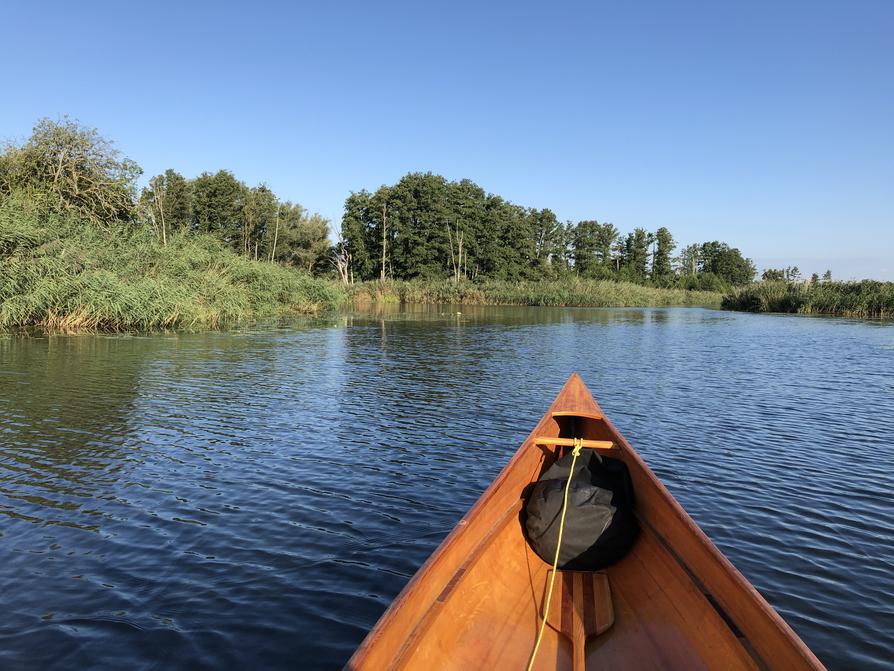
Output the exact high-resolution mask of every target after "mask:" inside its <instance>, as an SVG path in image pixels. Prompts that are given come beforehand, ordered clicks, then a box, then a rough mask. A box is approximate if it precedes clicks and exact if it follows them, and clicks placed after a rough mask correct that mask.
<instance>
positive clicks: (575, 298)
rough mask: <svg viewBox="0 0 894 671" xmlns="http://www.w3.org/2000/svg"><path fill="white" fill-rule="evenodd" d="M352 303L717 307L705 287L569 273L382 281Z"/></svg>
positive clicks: (368, 285) (358, 292) (359, 287)
mask: <svg viewBox="0 0 894 671" xmlns="http://www.w3.org/2000/svg"><path fill="white" fill-rule="evenodd" d="M351 293H352V296H353V298H354V302H355V304H359V305H362V304H364V303H462V304H466V305H544V306H556V307H565V306H568V307H571V306H574V307H660V306H670V305H707V306H719V305H720V299H721V294H719V293H715V292H711V291H687V290H685V289H659V288H655V287H644V286H641V285H638V284H632V283H630V282H613V281H609V280H583V279H578V278H570V279H565V280H554V281H546V280H543V281H536V282H499V281H485V282H481V283H472V282H458V283H455V282H452V281H450V280H411V281H399V280H387V281H385V282H381V281H377V282H364V283H361V284H356V285H354V286H353V287H351Z"/></svg>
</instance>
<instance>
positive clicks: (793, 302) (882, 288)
mask: <svg viewBox="0 0 894 671" xmlns="http://www.w3.org/2000/svg"><path fill="white" fill-rule="evenodd" d="M723 307H724V308H726V309H728V310H747V311H749V312H794V313H800V314H826V315H840V316H844V317H884V318H891V317H894V282H876V281H874V280H863V281H862V282H831V281H829V282H818V283H794V282H780V281H765V282H757V283H755V284H751V285H749V286H747V287H741V288H738V289H735V290H733V291H732V292H730V293H729V294H727V295H726V296H724V297H723Z"/></svg>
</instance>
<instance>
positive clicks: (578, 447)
mask: <svg viewBox="0 0 894 671" xmlns="http://www.w3.org/2000/svg"><path fill="white" fill-rule="evenodd" d="M583 446H584V441H583V440H582V439H580V438H575V439H574V447H573V448H572V450H571V454H573V455H574V457H573V458H572V460H571V472H569V473H568V482H566V483H565V498H564V500H563V501H562V517H561V518H560V519H559V542H558V543H556V558H555V559H553V572H552V575H551V576H550V579H549V589H548V590H547V591H546V604H545V605H544V607H543V622H541V623H540V631H539V632H538V633H537V642H536V643H535V644H534V651H533V652H532V653H531V659H530V661H528V671H531V669H532V668H533V667H534V660H535V659H537V651H538V650H540V641H542V640H543V632H544V630H545V629H546V618H547V617H549V604H550V601H552V598H553V585H555V583H556V568H557V567H558V566H559V552H561V550H562V532H564V531H565V513H566V512H567V511H568V490H570V489H571V478H572V477H573V476H574V464H575V462H576V461H577V458H578V456H580V451H581V448H582V447H583Z"/></svg>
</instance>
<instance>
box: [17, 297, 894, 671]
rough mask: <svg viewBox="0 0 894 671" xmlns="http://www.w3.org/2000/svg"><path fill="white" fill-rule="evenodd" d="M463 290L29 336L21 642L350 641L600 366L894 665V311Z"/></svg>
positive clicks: (817, 636) (21, 498) (346, 651)
mask: <svg viewBox="0 0 894 671" xmlns="http://www.w3.org/2000/svg"><path fill="white" fill-rule="evenodd" d="M442 313H443V314H442ZM463 313H464V314H463V315H461V316H457V315H455V314H454V313H453V311H452V310H448V309H445V308H441V309H440V310H439V309H428V310H421V311H417V312H415V313H405V314H389V315H357V316H351V317H337V318H332V319H328V320H316V321H308V322H302V323H298V324H291V325H286V326H283V325H276V326H271V327H268V328H255V329H242V330H236V331H233V332H229V333H204V334H194V335H167V336H165V335H158V336H147V337H101V336H80V337H53V338H49V339H47V338H42V339H26V338H20V337H12V336H5V337H0V513H2V515H0V613H2V617H0V668H3V669H37V668H58V669H90V668H95V669H110V668H121V669H153V668H157V669H200V668H209V669H210V668H215V669H218V668H234V669H235V668H265V669H273V668H306V669H318V668H319V669H325V668H334V667H338V666H340V665H341V664H343V663H344V662H345V660H346V659H347V657H348V656H349V655H350V653H351V651H352V650H353V648H354V647H355V646H356V645H357V644H358V643H359V642H360V640H361V639H362V638H363V636H364V635H365V633H366V631H367V630H368V629H369V627H371V626H372V624H373V623H374V622H375V621H376V619H377V618H378V616H379V615H380V614H381V613H382V611H383V610H384V609H385V607H386V606H387V605H388V603H389V602H390V600H391V599H392V598H393V597H394V596H395V595H396V594H397V592H398V591H399V590H400V589H401V587H402V586H403V585H404V583H405V582H406V581H407V579H408V578H409V577H410V576H411V575H412V574H413V573H414V572H415V570H416V569H417V568H418V566H419V565H420V564H421V563H422V562H423V561H424V560H425V558H426V557H427V556H428V555H429V553H430V552H431V551H432V550H433V549H434V548H435V546H436V545H437V544H438V543H439V542H440V540H441V539H442V538H443V537H444V535H445V534H446V533H447V532H448V531H449V530H450V529H451V527H452V526H453V524H454V523H455V522H456V521H457V519H458V518H459V517H460V516H461V515H462V513H463V512H464V511H465V510H466V509H467V508H468V507H469V506H470V505H471V504H472V503H473V502H474V501H475V499H476V498H477V496H478V495H479V494H480V492H481V491H482V490H483V489H484V488H485V487H486V486H487V484H488V483H489V482H490V481H491V479H492V478H493V476H494V475H495V474H496V473H497V471H498V470H499V469H500V468H501V466H502V465H503V464H504V463H505V461H506V460H507V459H508V458H509V456H510V455H511V454H512V452H513V451H514V450H515V449H516V447H517V445H518V443H519V442H520V441H521V439H522V438H523V437H524V436H525V435H526V434H527V432H528V431H529V430H530V429H531V428H532V427H533V426H534V424H535V423H536V422H537V420H538V419H539V417H540V416H541V414H542V413H543V412H544V410H545V408H546V407H547V405H548V403H549V402H550V401H551V400H552V398H553V396H554V395H555V394H556V393H557V392H558V390H559V388H560V387H561V385H562V383H563V382H564V380H565V378H566V377H567V376H568V374H569V373H570V372H572V371H574V370H577V371H579V372H580V373H581V374H582V375H583V377H584V379H585V381H586V382H587V383H588V385H589V386H590V388H591V389H592V390H593V392H594V394H595V395H596V396H597V399H598V400H599V401H600V402H601V404H602V406H603V408H604V409H605V410H606V412H608V413H609V415H610V416H611V417H612V419H613V420H614V421H615V423H616V424H617V425H618V427H619V428H620V429H621V430H622V431H623V432H624V433H625V435H626V436H627V437H628V438H629V439H630V440H631V441H632V442H633V444H634V445H635V446H636V448H637V449H638V450H639V451H640V452H641V453H642V454H643V456H644V457H645V458H646V460H647V461H648V462H649V463H650V465H651V466H652V467H653V469H654V470H655V471H656V472H657V474H658V475H659V476H660V477H661V478H663V480H664V481H665V483H667V485H668V486H669V487H670V489H671V491H672V492H673V493H674V494H675V495H676V496H677V497H678V498H679V500H680V501H681V502H682V503H683V505H684V506H685V507H686V508H687V510H688V511H689V512H690V513H691V514H692V516H693V517H694V518H695V519H696V521H697V522H698V523H699V524H701V526H702V527H703V528H704V530H705V531H706V532H707V533H708V535H709V536H711V538H712V539H714V541H715V542H716V543H717V544H718V545H719V546H720V547H721V549H722V550H723V551H724V552H725V553H726V554H727V555H728V556H729V557H730V558H731V559H732V560H733V562H734V563H735V564H736V565H737V566H738V567H739V568H740V569H741V570H742V571H743V572H744V573H745V575H746V576H747V577H748V578H749V579H750V580H751V581H752V582H753V583H754V584H755V585H756V586H757V587H758V589H760V591H761V592H762V593H763V594H764V595H765V596H766V597H767V598H768V599H769V601H770V602H771V603H772V604H773V605H774V606H775V607H776V608H777V609H778V610H779V611H780V612H781V613H782V615H783V616H784V617H785V618H786V619H787V620H788V621H789V622H790V623H791V624H792V625H793V626H794V628H795V629H796V630H797V631H798V632H799V633H800V634H801V636H802V637H803V638H804V639H805V640H806V642H807V643H808V645H810V646H811V647H812V648H813V649H814V651H815V652H816V653H817V654H818V655H819V657H820V658H821V659H822V660H823V661H824V662H825V663H826V664H827V665H828V666H829V667H831V668H835V669H853V668H863V669H881V668H892V666H891V660H892V650H894V515H892V514H894V503H892V486H894V325H892V324H890V323H888V324H879V323H861V322H854V321H845V320H829V319H810V318H800V317H784V316H760V315H740V314H729V313H722V312H715V311H709V310H699V309H670V310H659V309H652V310H582V309H577V310H572V309H568V310H559V309H545V308H543V309H541V308H536V309H535V308H532V309H528V308H515V309H507V308H478V309H475V308H468V307H466V308H463Z"/></svg>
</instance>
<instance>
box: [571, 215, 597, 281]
mask: <svg viewBox="0 0 894 671" xmlns="http://www.w3.org/2000/svg"><path fill="white" fill-rule="evenodd" d="M601 230H602V227H601V226H600V225H599V223H598V222H597V221H596V220H595V219H588V220H585V221H579V222H577V226H575V227H574V243H573V247H574V269H575V270H576V271H577V274H578V275H580V276H581V277H593V275H594V273H595V271H596V267H597V266H598V265H599V262H600V259H599V258H598V252H599V243H600V240H599V233H600V232H601Z"/></svg>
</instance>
